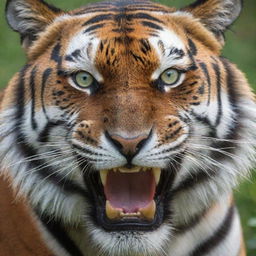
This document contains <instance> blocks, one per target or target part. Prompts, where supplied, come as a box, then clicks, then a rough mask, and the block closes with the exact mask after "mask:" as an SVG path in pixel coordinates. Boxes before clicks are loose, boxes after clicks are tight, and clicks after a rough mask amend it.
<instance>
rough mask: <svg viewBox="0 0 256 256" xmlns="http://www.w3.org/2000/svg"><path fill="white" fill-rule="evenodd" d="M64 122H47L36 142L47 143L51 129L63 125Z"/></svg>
mask: <svg viewBox="0 0 256 256" xmlns="http://www.w3.org/2000/svg"><path fill="white" fill-rule="evenodd" d="M63 124H64V122H63V121H59V122H56V123H54V122H48V123H47V124H46V126H45V127H44V129H43V130H42V131H41V132H40V134H39V136H38V141H39V142H47V141H49V135H50V133H51V130H52V129H53V128H55V127H56V126H59V125H63Z"/></svg>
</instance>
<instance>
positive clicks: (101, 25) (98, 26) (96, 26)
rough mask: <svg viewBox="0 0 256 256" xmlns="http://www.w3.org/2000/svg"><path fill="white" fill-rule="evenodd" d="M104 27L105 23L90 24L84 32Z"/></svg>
mask: <svg viewBox="0 0 256 256" xmlns="http://www.w3.org/2000/svg"><path fill="white" fill-rule="evenodd" d="M102 27H104V24H96V25H92V26H90V27H89V28H87V29H86V30H85V31H84V34H85V33H88V32H92V31H94V30H96V29H98V28H102Z"/></svg>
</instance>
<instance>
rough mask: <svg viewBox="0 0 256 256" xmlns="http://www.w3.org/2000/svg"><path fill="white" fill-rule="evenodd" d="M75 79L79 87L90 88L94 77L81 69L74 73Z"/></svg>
mask: <svg viewBox="0 0 256 256" xmlns="http://www.w3.org/2000/svg"><path fill="white" fill-rule="evenodd" d="M74 80H75V82H76V84H77V85H78V86H79V87H81V88H88V87H90V86H91V85H92V83H93V81H94V78H93V76H92V75H91V74H89V73H88V72H85V71H81V72H78V73H76V74H75V75H74Z"/></svg>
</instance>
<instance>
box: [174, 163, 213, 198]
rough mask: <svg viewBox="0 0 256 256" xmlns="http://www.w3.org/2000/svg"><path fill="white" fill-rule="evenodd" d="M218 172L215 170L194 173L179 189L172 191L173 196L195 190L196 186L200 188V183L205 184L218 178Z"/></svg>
mask: <svg viewBox="0 0 256 256" xmlns="http://www.w3.org/2000/svg"><path fill="white" fill-rule="evenodd" d="M216 174H217V172H216V171H215V170H213V168H211V169H209V170H198V171H197V172H196V173H193V174H191V175H189V176H187V177H186V178H185V179H184V180H183V181H182V182H181V183H180V184H179V186H178V187H176V188H175V189H173V190H172V193H173V194H177V193H180V192H185V191H187V190H191V189H193V188H194V187H195V186H198V185H199V184H200V183H204V182H206V181H208V180H209V179H212V178H213V177H214V176H216Z"/></svg>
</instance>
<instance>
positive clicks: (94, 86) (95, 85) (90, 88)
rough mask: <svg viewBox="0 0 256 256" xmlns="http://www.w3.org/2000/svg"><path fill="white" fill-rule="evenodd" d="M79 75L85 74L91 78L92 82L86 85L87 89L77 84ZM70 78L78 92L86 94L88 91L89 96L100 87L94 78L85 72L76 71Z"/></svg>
mask: <svg viewBox="0 0 256 256" xmlns="http://www.w3.org/2000/svg"><path fill="white" fill-rule="evenodd" d="M80 73H86V74H88V75H89V76H90V77H91V78H92V82H91V83H90V85H88V86H87V87H83V86H81V85H80V84H79V83H78V82H77V75H78V74H80ZM70 78H71V79H72V82H73V83H74V85H75V86H73V87H75V88H77V89H78V90H80V91H85V92H88V91H89V94H93V93H95V92H96V91H97V90H98V89H99V87H100V85H99V83H98V81H97V80H96V79H95V78H94V76H93V75H92V74H91V73H90V72H87V71H85V70H80V71H77V72H74V73H72V74H71V75H70Z"/></svg>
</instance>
